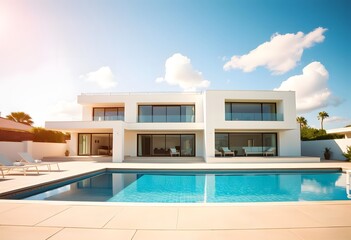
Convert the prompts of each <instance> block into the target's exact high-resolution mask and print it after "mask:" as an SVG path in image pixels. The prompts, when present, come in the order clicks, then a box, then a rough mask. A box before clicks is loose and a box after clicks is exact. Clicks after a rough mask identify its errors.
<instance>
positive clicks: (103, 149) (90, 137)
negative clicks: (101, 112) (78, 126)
mask: <svg viewBox="0 0 351 240" xmlns="http://www.w3.org/2000/svg"><path fill="white" fill-rule="evenodd" d="M112 145H113V138H112V134H110V133H79V134H78V155H83V156H84V155H112Z"/></svg>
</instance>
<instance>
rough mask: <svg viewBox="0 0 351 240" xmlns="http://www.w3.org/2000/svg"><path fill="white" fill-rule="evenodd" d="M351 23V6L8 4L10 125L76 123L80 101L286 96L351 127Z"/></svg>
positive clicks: (3, 68) (176, 0)
mask: <svg viewBox="0 0 351 240" xmlns="http://www.w3.org/2000/svg"><path fill="white" fill-rule="evenodd" d="M350 25H351V1H347V0H334V1H323V0H318V1H317V0H305V1H299V0H294V1H278V0H265V1H261V0H243V1H235V0H232V1H224V0H217V1H214V0H213V1H205V0H196V1H195V0H187V1H183V0H173V1H168V0H158V1H155V0H154V1H152V0H148V1H145V0H138V1H137V0H128V1H102V0H99V1H97V0H96V1H88V0H81V1H78V0H73V1H72V0H60V1H58V0H56V1H52V0H45V1H44V0H42V1H39V0H22V1H19V0H10V1H8V0H2V1H1V2H0V112H1V116H3V117H4V116H5V115H7V114H9V113H10V112H12V111H25V112H27V113H29V114H30V115H31V116H32V118H33V120H34V122H35V125H37V126H43V125H44V121H47V120H78V119H79V118H80V110H79V107H77V105H76V103H75V102H76V96H77V95H78V94H80V93H81V92H135V91H137V92H143V91H193V90H196V91H201V90H206V89H230V90H273V89H280V90H294V91H296V93H297V98H298V99H297V102H298V103H297V104H298V111H299V113H298V115H300V116H301V115H302V116H304V117H306V118H307V120H308V123H309V125H311V126H314V127H319V121H318V120H317V117H316V116H317V115H318V112H319V111H326V112H328V113H329V115H330V118H329V119H328V120H327V121H326V122H325V128H327V129H330V128H336V127H343V126H345V125H348V124H351V111H350V104H351V94H350V89H351V83H350V79H349V78H350V77H349V76H350V75H351V70H350V63H351V47H350V42H351V31H350ZM232 57H233V58H232ZM225 66H226V67H225Z"/></svg>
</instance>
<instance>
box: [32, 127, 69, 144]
mask: <svg viewBox="0 0 351 240" xmlns="http://www.w3.org/2000/svg"><path fill="white" fill-rule="evenodd" d="M32 132H33V135H34V137H33V141H34V142H53V143H64V142H65V141H66V140H68V139H69V138H70V136H69V134H66V133H63V132H59V131H51V130H47V129H44V128H39V127H38V128H33V129H32Z"/></svg>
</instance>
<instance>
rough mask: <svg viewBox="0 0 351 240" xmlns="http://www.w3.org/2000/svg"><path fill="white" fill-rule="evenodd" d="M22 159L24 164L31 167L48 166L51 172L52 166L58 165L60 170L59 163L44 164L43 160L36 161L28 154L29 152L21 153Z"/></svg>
mask: <svg viewBox="0 0 351 240" xmlns="http://www.w3.org/2000/svg"><path fill="white" fill-rule="evenodd" d="M18 154H19V155H20V156H21V158H22V162H24V163H26V164H31V165H37V166H47V167H48V170H49V171H50V172H51V165H56V166H57V169H58V170H60V166H59V165H58V163H57V162H42V161H41V160H35V159H33V157H32V156H31V155H30V154H29V153H27V152H20V153H18Z"/></svg>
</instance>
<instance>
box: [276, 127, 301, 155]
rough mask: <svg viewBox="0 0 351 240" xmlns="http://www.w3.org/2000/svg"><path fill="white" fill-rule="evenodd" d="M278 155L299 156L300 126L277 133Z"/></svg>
mask: <svg viewBox="0 0 351 240" xmlns="http://www.w3.org/2000/svg"><path fill="white" fill-rule="evenodd" d="M278 153H279V156H301V144H300V128H299V126H297V127H296V129H294V130H287V131H280V132H279V133H278Z"/></svg>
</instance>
